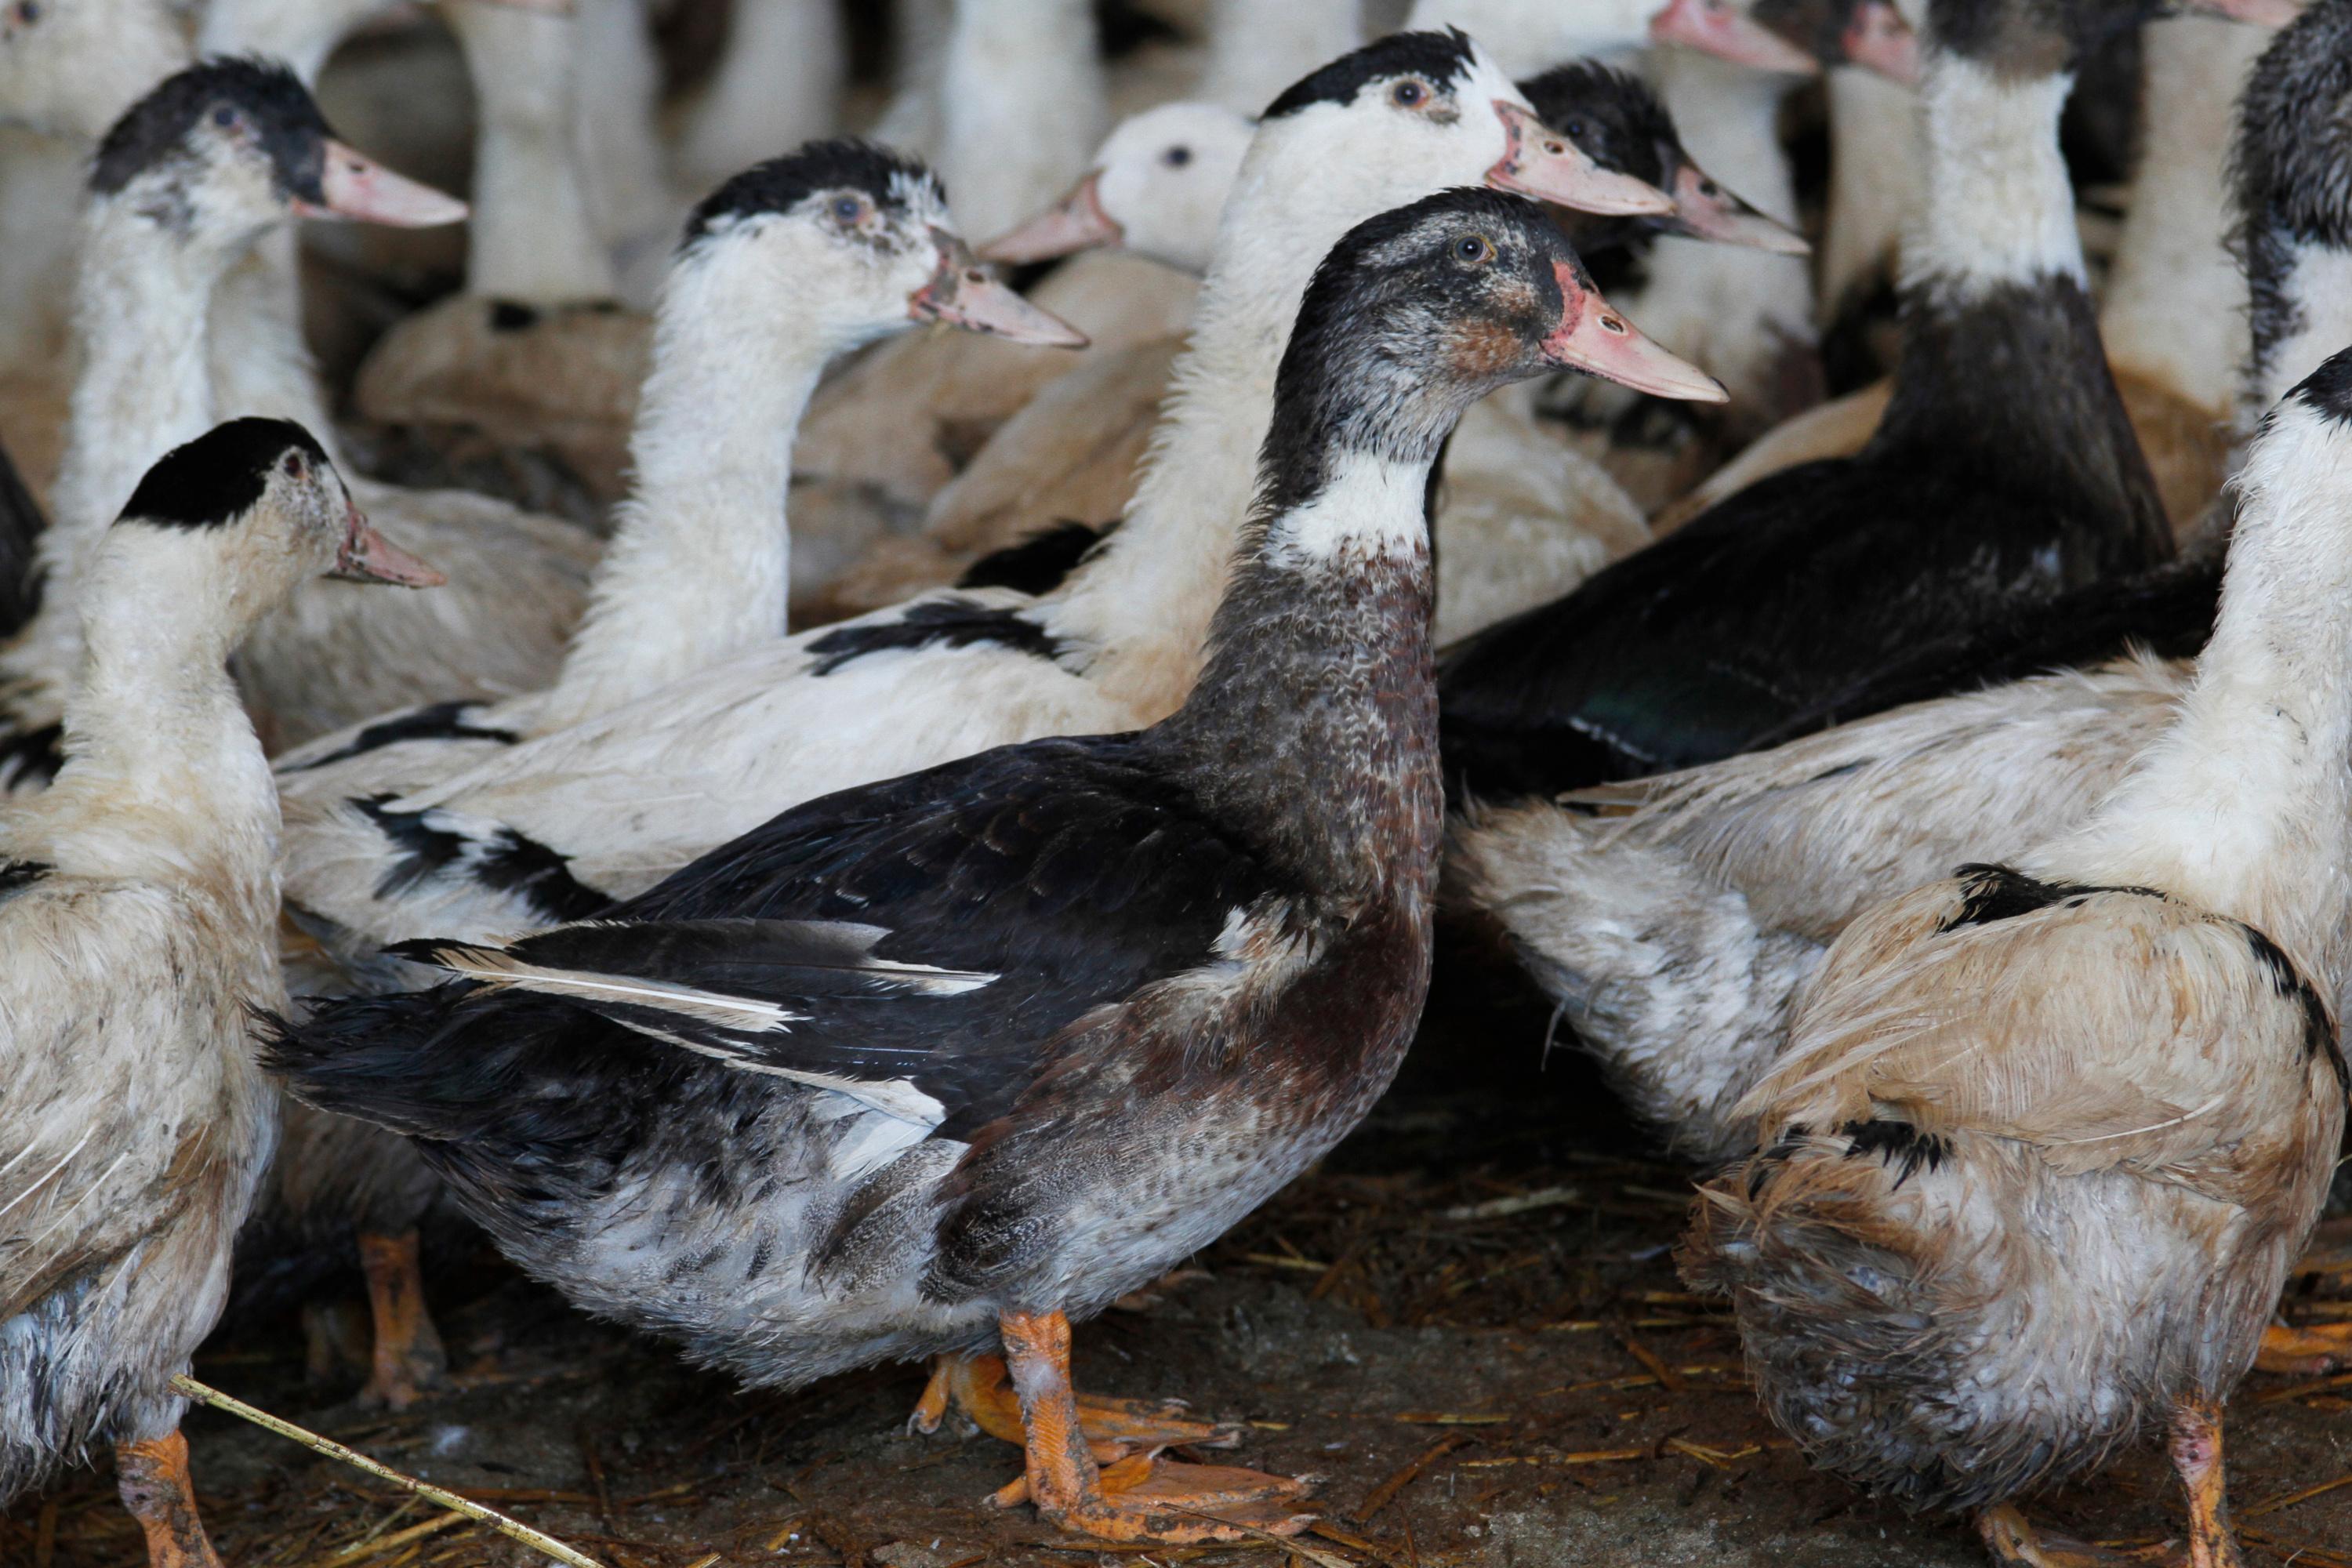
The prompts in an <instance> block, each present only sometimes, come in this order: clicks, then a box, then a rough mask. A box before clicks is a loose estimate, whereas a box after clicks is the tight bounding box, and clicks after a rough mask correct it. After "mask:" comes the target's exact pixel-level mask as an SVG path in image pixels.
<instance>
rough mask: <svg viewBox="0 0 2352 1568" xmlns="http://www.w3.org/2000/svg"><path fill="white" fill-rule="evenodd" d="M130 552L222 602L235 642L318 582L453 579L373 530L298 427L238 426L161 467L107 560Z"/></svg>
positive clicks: (173, 454)
mask: <svg viewBox="0 0 2352 1568" xmlns="http://www.w3.org/2000/svg"><path fill="white" fill-rule="evenodd" d="M124 552H130V553H132V554H134V555H136V556H138V557H140V558H142V560H143V559H150V558H152V559H157V560H162V561H163V562H164V563H165V565H166V566H173V565H174V563H176V570H178V571H179V572H180V573H181V574H183V580H184V582H185V583H186V584H187V588H188V593H189V595H191V596H192V597H195V598H201V597H203V596H205V594H206V590H207V588H209V589H210V590H211V591H212V593H214V594H215V595H218V597H217V599H216V601H215V603H214V605H212V606H211V607H210V610H209V614H210V615H211V616H213V617H214V618H215V619H216V620H217V621H218V622H219V623H220V624H221V626H222V629H223V630H224V631H225V632H226V633H227V634H229V635H230V637H231V639H232V640H234V638H235V637H236V636H237V635H240V634H241V633H242V632H243V631H244V629H245V628H247V627H248V626H251V625H252V624H253V622H254V621H255V620H257V619H258V618H259V617H260V616H263V615H266V614H268V612H269V611H270V610H271V609H272V608H274V607H275V606H276V605H278V603H279V602H280V601H282V600H283V599H284V598H285V596H286V595H288V594H289V593H291V592H292V591H293V590H294V588H295V587H296V586H298V585H299V584H301V583H304V582H306V581H308V580H309V579H310V578H313V577H341V578H345V579H348V580H350V581H352V582H360V583H383V584H395V585H398V586H401V587H409V588H429V587H432V586H435V585H436V584H439V583H440V582H442V580H443V579H442V576H441V574H439V573H438V572H436V571H435V570H434V569H433V568H432V567H430V566H428V565H426V564H425V563H424V562H422V561H419V560H418V559H416V557H415V556H414V555H411V554H409V553H408V552H406V551H404V550H402V549H401V548H400V547H399V546H397V545H395V544H394V543H392V542H390V541H389V540H387V539H385V538H384V537H383V535H382V534H380V533H378V532H377V531H375V529H374V528H373V526H372V525H370V523H369V522H368V520H367V519H366V518H365V517H364V516H363V515H362V513H361V512H360V510H359V508H357V507H356V506H354V505H352V498H351V492H350V491H349V490H348V489H345V488H344V486H343V481H342V477H341V475H340V474H338V473H337V472H336V471H335V467H334V464H333V463H332V462H331V461H330V460H329V459H328V458H327V455H326V453H325V452H324V451H322V450H321V449H320V446H319V443H318V442H317V440H315V439H314V438H313V437H311V435H310V432H309V431H308V430H305V429H304V428H303V427H302V426H299V425H297V424H295V423H294V422H293V421H292V420H289V419H260V418H248V419H232V420H230V421H228V422H227V423H226V424H223V425H216V426H214V427H213V428H212V429H210V430H208V431H206V432H205V434H204V435H202V436H199V437H196V439H194V440H193V441H191V442H189V443H188V444H187V445H185V446H184V447H174V448H173V449H172V450H171V451H169V452H167V453H165V454H164V455H163V457H162V458H159V459H157V460H156V462H155V464H154V466H153V467H152V468H149V469H148V470H147V473H146V475H145V477H144V478H142V479H141V480H140V481H139V488H138V489H136V490H134V491H132V492H131V500H129V501H128V502H126V503H125V504H124V506H123V509H122V515H121V517H120V518H119V519H117V520H116V521H115V524H114V526H113V528H112V529H110V531H109V537H108V541H107V544H106V547H105V553H106V554H107V555H109V556H120V555H121V554H123V553H124ZM126 569H127V568H123V567H120V566H118V567H117V568H116V569H115V570H116V571H118V572H120V571H122V570H126ZM100 570H101V571H104V570H106V568H104V567H103V566H101V568H100ZM200 607H201V606H200Z"/></svg>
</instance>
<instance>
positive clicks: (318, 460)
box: [116, 418, 328, 528]
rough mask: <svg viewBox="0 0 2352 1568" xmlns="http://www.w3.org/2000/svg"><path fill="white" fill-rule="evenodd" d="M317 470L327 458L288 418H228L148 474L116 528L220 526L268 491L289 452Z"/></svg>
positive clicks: (161, 460) (170, 454)
mask: <svg viewBox="0 0 2352 1568" xmlns="http://www.w3.org/2000/svg"><path fill="white" fill-rule="evenodd" d="M298 451H299V452H300V453H301V454H303V456H305V457H306V458H309V459H310V464H311V466H312V467H313V468H326V467H327V466H328V463H327V454H326V453H325V452H323V451H321V450H320V447H319V443H318V442H317V441H316V440H314V439H313V438H312V437H311V435H310V432H309V431H308V430H305V429H303V428H302V426H299V425H297V424H295V423H294V421H292V420H291V419H256V418H247V419H232V420H230V421H228V423H226V425H215V426H213V427H212V428H211V429H210V430H207V431H205V433H204V434H203V435H201V436H199V437H196V438H195V439H194V440H193V441H191V442H189V443H188V444H187V445H186V446H184V447H173V448H172V450H170V451H169V452H166V453H164V454H163V457H162V458H159V459H157V461H156V463H155V465H154V467H152V468H149V469H148V470H147V475H146V477H145V478H144V479H141V480H140V481H139V488H138V489H136V490H133V491H132V492H131V500H129V501H127V502H126V503H124V505H123V508H122V515H121V517H120V518H119V519H117V520H116V521H117V522H118V524H120V523H126V522H143V523H147V524H150V525H152V526H154V527H158V528H218V527H221V526H222V525H223V524H225V523H230V522H234V521H236V520H237V519H238V518H240V517H242V516H244V515H245V514H246V513H247V512H248V511H250V510H253V508H254V505H255V503H256V502H257V501H259V500H261V493H262V491H263V490H265V489H268V485H269V475H270V470H271V469H273V468H276V467H277V466H278V463H279V462H280V461H281V460H282V459H283V458H285V457H286V455H287V454H288V453H289V452H298Z"/></svg>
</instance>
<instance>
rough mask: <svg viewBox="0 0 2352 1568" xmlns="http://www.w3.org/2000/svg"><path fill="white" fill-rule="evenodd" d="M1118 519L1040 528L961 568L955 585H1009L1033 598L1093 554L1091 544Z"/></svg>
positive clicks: (1112, 528)
mask: <svg viewBox="0 0 2352 1568" xmlns="http://www.w3.org/2000/svg"><path fill="white" fill-rule="evenodd" d="M1118 523H1119V520H1118V519H1117V518H1113V519H1112V520H1111V521H1108V522H1107V523H1104V524H1103V525H1102V526H1101V527H1099V528H1097V527H1096V526H1095V525H1094V524H1093V523H1091V522H1065V523H1061V524H1058V525H1056V526H1055V527H1053V528H1041V529H1039V530H1038V531H1036V532H1034V533H1033V534H1031V535H1030V536H1029V537H1028V538H1026V539H1024V540H1023V541H1022V542H1020V543H1018V544H1008V545H1006V546H1005V547H1004V548H1003V549H1002V550H992V551H990V552H988V553H987V554H985V555H983V556H982V557H981V558H980V559H979V560H977V561H975V562H973V563H971V565H970V566H968V567H966V568H965V569H964V574H963V575H962V576H961V577H959V578H957V579H956V584H955V585H956V586H957V587H959V588H1013V589H1016V590H1018V591H1019V592H1021V593H1024V594H1026V595H1029V596H1030V597H1031V598H1035V597H1036V596H1037V595H1041V594H1048V593H1051V592H1053V590H1055V588H1058V587H1060V586H1061V585H1062V579H1064V578H1065V577H1067V576H1068V575H1069V574H1071V573H1073V572H1075V571H1076V570H1077V569H1078V566H1079V564H1080V563H1083V562H1085V561H1086V560H1087V559H1088V558H1089V557H1091V556H1092V555H1093V554H1094V550H1095V546H1096V545H1097V544H1100V543H1102V542H1104V541H1106V540H1108V538H1110V536H1111V535H1112V534H1114V533H1116V532H1118Z"/></svg>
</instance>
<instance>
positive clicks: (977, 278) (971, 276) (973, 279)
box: [963, 267, 988, 283]
mask: <svg viewBox="0 0 2352 1568" xmlns="http://www.w3.org/2000/svg"><path fill="white" fill-rule="evenodd" d="M963 280H964V281H965V282H967V283H985V282H987V281H988V274H987V273H986V272H984V271H982V269H981V268H977V267H971V268H965V269H964V275H963Z"/></svg>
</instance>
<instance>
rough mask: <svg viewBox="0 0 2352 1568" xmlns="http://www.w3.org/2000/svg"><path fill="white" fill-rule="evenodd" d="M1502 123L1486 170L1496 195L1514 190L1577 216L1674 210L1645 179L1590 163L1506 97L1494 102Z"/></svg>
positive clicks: (1523, 106) (1653, 213) (1656, 213)
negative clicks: (1499, 146)
mask: <svg viewBox="0 0 2352 1568" xmlns="http://www.w3.org/2000/svg"><path fill="white" fill-rule="evenodd" d="M1495 112H1496V115H1498V116H1500V117H1501V119H1502V121H1503V135H1504V143H1503V156H1502V158H1501V160H1500V161H1499V162H1497V163H1496V165H1495V166H1494V167H1493V168H1491V169H1489V170H1487V171H1486V183H1487V184H1490V185H1492V186H1494V187H1495V188H1496V190H1498V191H1517V192H1518V193H1519V195H1523V196H1533V197H1535V198H1536V199H1537V200H1538V201H1545V202H1552V203H1556V204H1557V205H1560V206H1564V207H1573V208H1575V209H1576V210H1577V211H1578V212H1587V213H1603V214H1608V215H1611V216H1659V215H1662V214H1664V213H1670V212H1672V211H1674V210H1675V199H1674V198H1673V197H1672V196H1670V195H1666V193H1665V192H1664V191H1662V190H1660V189H1658V188H1657V187H1656V186H1655V185H1653V184H1649V183H1648V182H1647V181H1645V180H1637V179H1635V178H1634V177H1633V175H1631V174H1618V173H1617V172H1616V171H1614V170H1612V169H1604V168H1602V167H1601V165H1600V164H1598V163H1594V162H1593V161H1592V160H1591V157H1589V156H1588V155H1587V154H1586V153H1585V152H1584V150H1583V149H1582V148H1580V147H1579V146H1578V145H1577V144H1576V143H1575V142H1570V140H1569V139H1568V138H1567V137H1565V136H1562V135H1560V134H1559V133H1558V132H1555V131H1553V130H1552V129H1551V127H1549V126H1548V125H1546V124H1545V123H1544V122H1543V121H1540V120H1538V119H1537V118H1536V113H1535V110H1532V109H1529V108H1528V106H1527V105H1526V104H1524V103H1513V102H1511V101H1510V100H1508V99H1503V98H1498V99H1496V100H1495Z"/></svg>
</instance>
